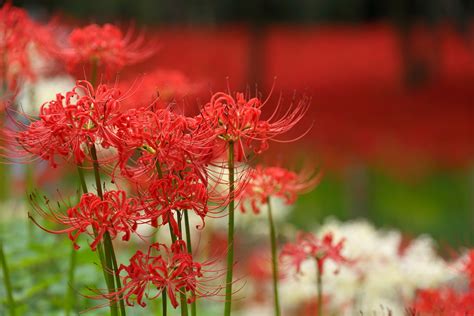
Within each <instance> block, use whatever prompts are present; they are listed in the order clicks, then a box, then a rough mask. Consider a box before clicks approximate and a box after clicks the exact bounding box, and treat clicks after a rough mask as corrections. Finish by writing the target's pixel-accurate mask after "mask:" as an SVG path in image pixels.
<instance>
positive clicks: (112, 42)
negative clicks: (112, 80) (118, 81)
mask: <svg viewBox="0 0 474 316" xmlns="http://www.w3.org/2000/svg"><path fill="white" fill-rule="evenodd" d="M144 44H145V38H144V36H138V37H137V38H136V39H133V34H132V32H131V31H130V32H127V33H126V34H123V33H122V31H120V29H119V28H118V27H116V26H114V25H112V24H104V25H102V26H100V25H97V24H91V25H88V26H86V27H83V28H76V29H74V30H73V31H72V32H71V34H70V35H69V47H67V48H64V49H63V50H62V51H60V55H62V57H63V58H64V59H65V61H66V65H67V67H68V69H69V70H70V71H74V70H75V69H76V68H77V67H87V66H89V67H92V66H97V67H98V68H99V70H101V73H105V74H111V73H114V72H117V71H119V70H120V69H122V68H123V67H124V66H126V65H131V64H135V63H138V62H140V61H143V60H144V59H146V58H148V57H150V56H151V55H152V53H153V50H150V49H145V48H144V47H145V46H144Z"/></svg>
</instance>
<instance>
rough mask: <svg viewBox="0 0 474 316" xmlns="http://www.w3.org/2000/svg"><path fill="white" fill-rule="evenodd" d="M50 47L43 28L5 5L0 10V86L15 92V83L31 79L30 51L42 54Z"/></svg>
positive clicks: (21, 11)
mask: <svg viewBox="0 0 474 316" xmlns="http://www.w3.org/2000/svg"><path fill="white" fill-rule="evenodd" d="M54 46H55V43H54V41H53V38H52V36H51V34H50V33H49V31H48V29H47V28H46V27H44V26H42V25H40V24H38V23H36V22H34V21H33V20H31V19H30V18H29V17H28V14H27V13H26V11H25V10H23V9H20V8H16V7H14V6H12V4H11V1H6V3H5V4H4V5H3V7H2V8H1V9H0V84H2V85H8V89H9V90H10V91H11V92H15V91H14V90H15V89H16V88H17V84H18V81H19V80H22V79H25V78H28V79H34V78H35V76H36V73H35V70H34V67H33V65H32V58H31V57H32V56H31V54H32V53H33V51H36V52H39V53H40V54H45V53H46V51H47V50H48V49H51V48H52V47H54ZM3 80H6V82H2V81H3ZM3 93H5V91H3ZM3 93H2V94H3Z"/></svg>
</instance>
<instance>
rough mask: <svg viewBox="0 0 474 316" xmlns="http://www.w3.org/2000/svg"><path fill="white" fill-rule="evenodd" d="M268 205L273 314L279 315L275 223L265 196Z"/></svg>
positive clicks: (268, 200)
mask: <svg viewBox="0 0 474 316" xmlns="http://www.w3.org/2000/svg"><path fill="white" fill-rule="evenodd" d="M267 205H268V224H269V226H270V245H271V251H272V276H273V300H274V304H275V315H276V316H280V314H281V312H280V299H279V297H278V260H277V259H278V257H277V244H276V232H275V224H274V222H273V215H272V205H271V201H270V197H268V198H267Z"/></svg>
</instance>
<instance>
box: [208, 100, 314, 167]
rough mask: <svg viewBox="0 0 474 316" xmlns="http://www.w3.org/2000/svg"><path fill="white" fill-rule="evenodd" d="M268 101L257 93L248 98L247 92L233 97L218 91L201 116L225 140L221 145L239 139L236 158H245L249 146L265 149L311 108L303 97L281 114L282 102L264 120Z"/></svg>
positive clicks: (235, 141) (219, 137) (254, 148)
mask: <svg viewBox="0 0 474 316" xmlns="http://www.w3.org/2000/svg"><path fill="white" fill-rule="evenodd" d="M265 103H266V101H262V100H260V99H259V98H256V97H255V98H246V97H245V95H244V94H243V93H237V94H236V95H235V97H233V96H232V95H230V94H226V93H223V92H218V93H215V94H214V95H213V96H212V97H211V100H210V101H209V102H208V103H207V104H206V105H205V106H204V107H203V109H202V111H201V114H200V116H201V117H202V119H203V120H204V122H205V123H206V124H208V125H209V126H210V128H211V129H213V130H214V132H215V134H216V137H217V139H218V140H220V141H221V143H220V144H219V143H217V145H220V146H222V145H225V144H227V143H229V142H233V143H235V151H236V160H237V161H241V160H242V159H243V158H244V157H245V148H246V147H248V148H251V149H253V150H254V152H255V153H261V152H263V151H265V150H266V149H267V148H268V141H269V140H277V139H276V137H277V136H279V135H281V134H284V133H286V132H287V131H289V130H290V129H291V128H292V127H293V126H295V125H296V124H297V123H298V122H299V121H300V120H301V119H302V118H303V117H304V115H305V113H306V111H307V109H308V99H307V98H303V99H302V100H300V101H298V102H297V103H296V104H295V105H293V104H292V105H290V106H289V107H288V109H287V110H286V112H285V113H283V114H282V115H281V116H280V117H277V114H278V110H279V106H280V104H278V106H277V107H276V109H275V111H274V113H273V114H272V115H271V116H270V118H268V119H266V120H264V119H263V118H262V117H261V116H262V107H263V106H264V104H265ZM276 117H277V118H276ZM222 141H223V142H224V143H222Z"/></svg>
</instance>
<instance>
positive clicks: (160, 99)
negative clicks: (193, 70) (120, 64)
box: [123, 68, 203, 108]
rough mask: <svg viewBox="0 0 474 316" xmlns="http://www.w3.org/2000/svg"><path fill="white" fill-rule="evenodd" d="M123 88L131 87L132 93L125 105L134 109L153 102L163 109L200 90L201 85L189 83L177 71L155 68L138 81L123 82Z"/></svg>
mask: <svg viewBox="0 0 474 316" xmlns="http://www.w3.org/2000/svg"><path fill="white" fill-rule="evenodd" d="M123 84H124V88H127V89H130V87H133V88H132V90H133V93H131V94H130V98H128V99H127V100H126V105H127V106H128V107H130V108H135V107H137V105H140V106H142V105H145V106H146V105H149V104H151V103H153V102H157V103H158V104H160V105H162V107H165V106H166V104H167V103H168V102H171V101H173V100H179V99H182V98H183V97H185V96H186V95H189V94H194V93H197V92H199V91H201V90H202V88H203V84H201V83H199V82H193V81H191V80H190V79H189V78H188V77H187V76H185V75H184V74H183V73H182V72H180V71H177V70H163V69H161V68H157V69H154V70H152V71H151V72H150V73H147V74H144V75H143V77H140V79H137V78H135V77H134V78H133V80H129V81H125V82H123Z"/></svg>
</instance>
